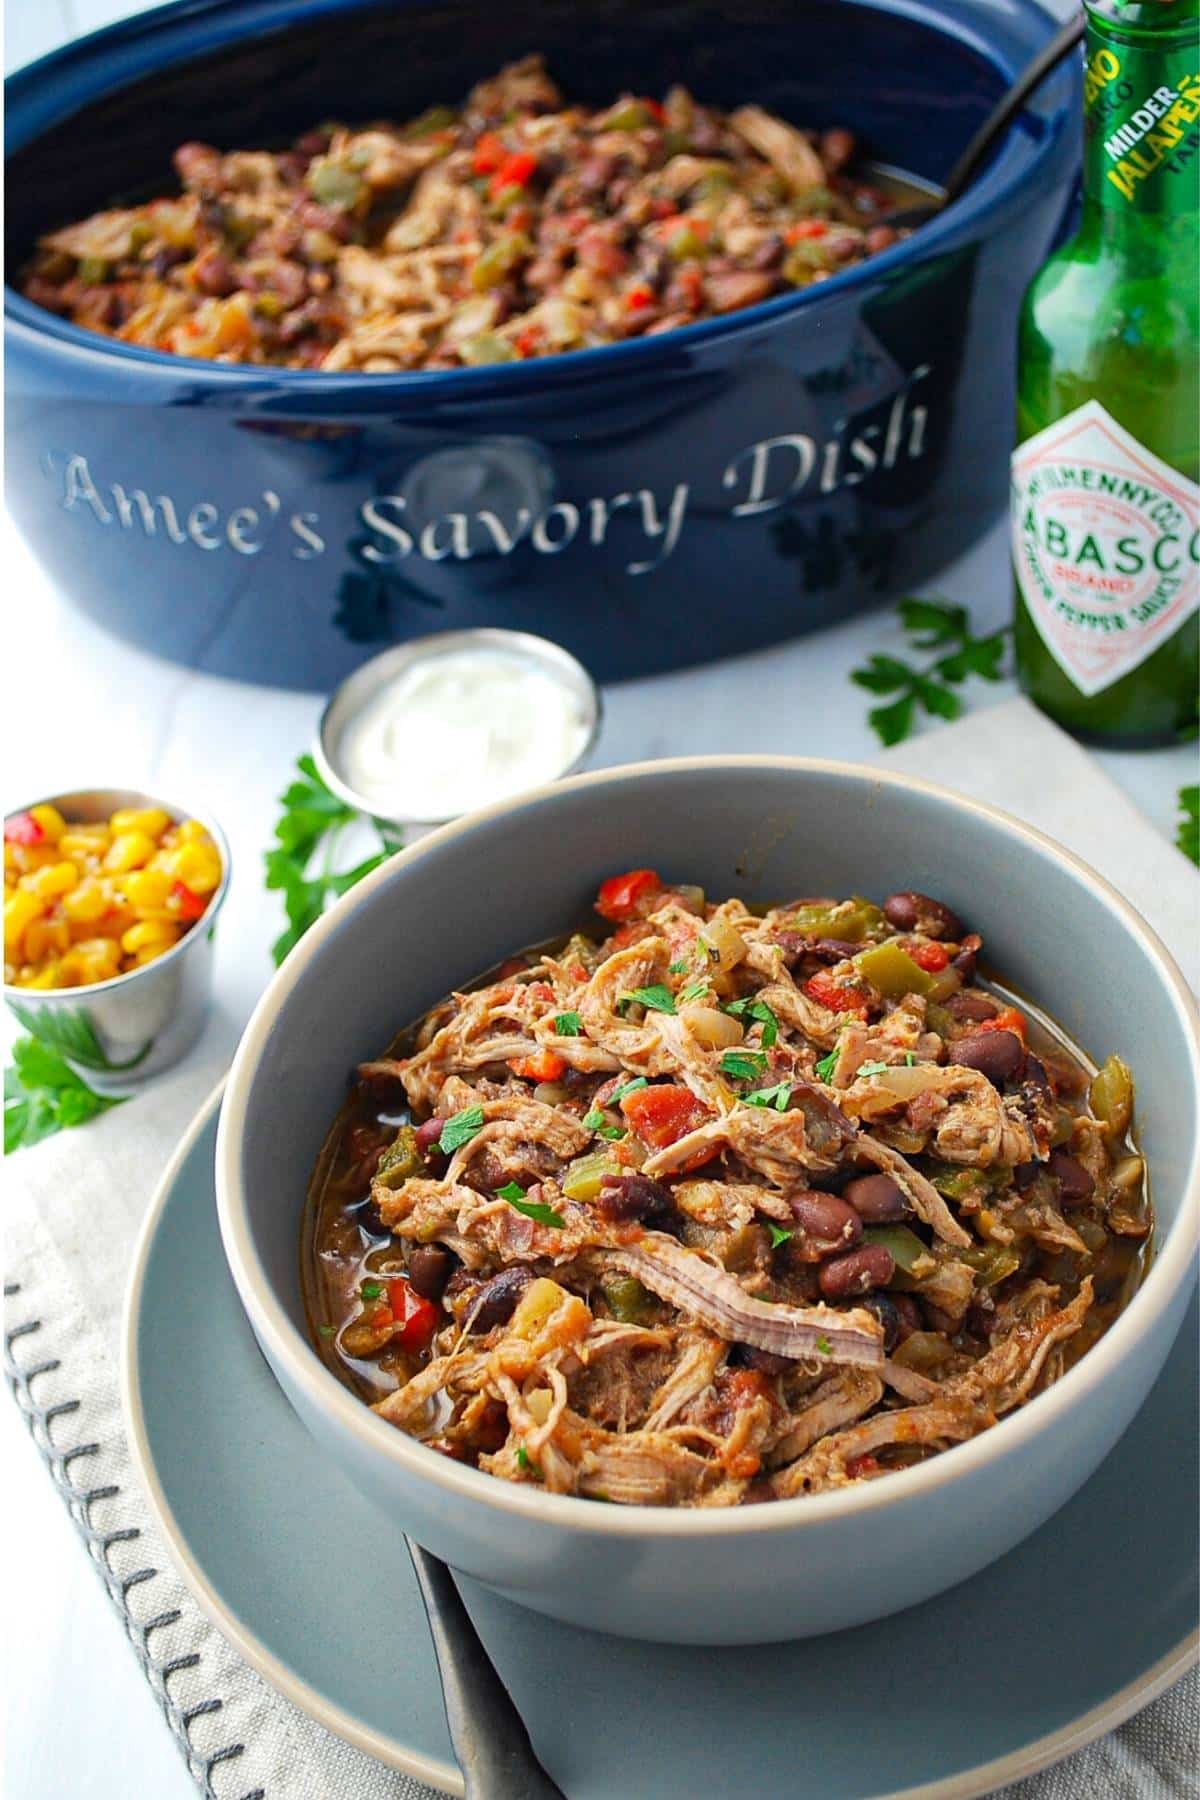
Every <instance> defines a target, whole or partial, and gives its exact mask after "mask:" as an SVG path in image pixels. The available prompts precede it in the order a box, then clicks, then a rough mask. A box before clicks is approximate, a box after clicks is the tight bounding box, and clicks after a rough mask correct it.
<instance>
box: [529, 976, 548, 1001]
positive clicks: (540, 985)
mask: <svg viewBox="0 0 1200 1800" xmlns="http://www.w3.org/2000/svg"><path fill="white" fill-rule="evenodd" d="M526 992H527V993H529V994H531V995H532V997H533V998H534V999H535V1000H546V1001H549V1000H553V998H554V989H553V988H552V987H551V986H550V983H549V982H548V981H531V982H530V984H529V986H528V988H527V989H526Z"/></svg>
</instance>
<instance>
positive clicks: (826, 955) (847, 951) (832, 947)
mask: <svg viewBox="0 0 1200 1800" xmlns="http://www.w3.org/2000/svg"><path fill="white" fill-rule="evenodd" d="M861 949H862V945H861V944H851V943H849V942H847V941H846V940H845V939H843V938H814V939H813V941H812V943H811V944H809V945H808V954H809V955H810V956H815V957H816V959H817V961H818V962H822V963H840V962H845V961H846V960H847V958H848V957H851V956H857V955H858V952H859V951H860V950H861Z"/></svg>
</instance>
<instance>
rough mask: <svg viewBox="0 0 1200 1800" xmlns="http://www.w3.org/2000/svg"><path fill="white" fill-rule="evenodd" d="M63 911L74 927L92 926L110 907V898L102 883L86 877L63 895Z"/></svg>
mask: <svg viewBox="0 0 1200 1800" xmlns="http://www.w3.org/2000/svg"><path fill="white" fill-rule="evenodd" d="M62 904H63V911H64V912H65V913H66V915H67V917H68V919H70V920H71V922H72V924H75V925H94V924H95V923H96V920H97V919H102V918H103V917H104V915H105V913H106V912H107V911H108V910H109V908H110V907H111V906H112V898H111V896H110V894H109V892H108V889H107V888H106V886H105V885H104V883H103V882H100V881H97V880H95V878H94V877H86V878H85V879H84V880H83V881H81V882H80V883H79V885H78V887H74V888H72V889H71V891H70V893H69V894H64V895H63V903H62Z"/></svg>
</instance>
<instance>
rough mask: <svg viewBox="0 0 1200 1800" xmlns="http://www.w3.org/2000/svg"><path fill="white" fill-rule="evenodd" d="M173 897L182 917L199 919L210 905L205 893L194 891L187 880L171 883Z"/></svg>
mask: <svg viewBox="0 0 1200 1800" xmlns="http://www.w3.org/2000/svg"><path fill="white" fill-rule="evenodd" d="M171 898H172V900H174V901H175V903H176V905H177V906H178V908H179V916H180V918H181V919H198V918H199V917H200V915H201V913H202V912H203V911H204V909H205V907H206V906H207V905H208V902H207V900H205V899H204V897H203V895H201V894H195V893H193V892H192V890H191V888H190V887H189V886H188V884H187V882H186V881H173V882H172V883H171Z"/></svg>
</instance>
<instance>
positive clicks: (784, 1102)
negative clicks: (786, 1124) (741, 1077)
mask: <svg viewBox="0 0 1200 1800" xmlns="http://www.w3.org/2000/svg"><path fill="white" fill-rule="evenodd" d="M791 1097H792V1084H791V1082H790V1081H778V1082H776V1084H775V1086H774V1087H765V1088H755V1089H754V1091H753V1093H749V1094H743V1095H742V1099H743V1100H744V1101H745V1102H746V1104H747V1105H748V1106H773V1107H774V1108H775V1111H776V1112H786V1111H787V1109H788V1101H789V1100H790V1099H791Z"/></svg>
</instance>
